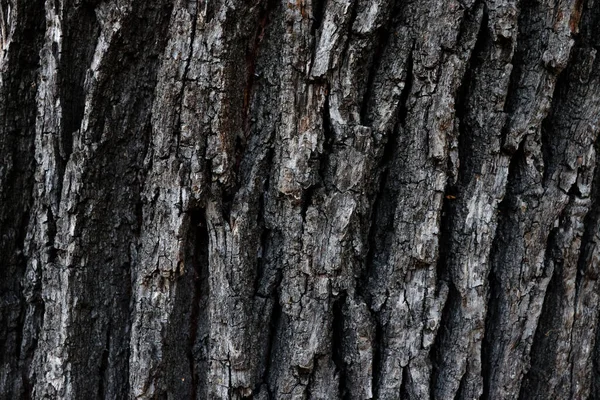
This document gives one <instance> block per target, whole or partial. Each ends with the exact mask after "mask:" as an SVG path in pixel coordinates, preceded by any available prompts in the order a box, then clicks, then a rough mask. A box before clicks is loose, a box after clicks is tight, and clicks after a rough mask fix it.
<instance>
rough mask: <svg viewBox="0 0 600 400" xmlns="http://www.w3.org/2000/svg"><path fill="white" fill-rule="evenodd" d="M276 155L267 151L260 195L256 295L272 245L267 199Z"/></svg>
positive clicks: (271, 151)
mask: <svg viewBox="0 0 600 400" xmlns="http://www.w3.org/2000/svg"><path fill="white" fill-rule="evenodd" d="M274 155H275V150H274V149H273V148H272V147H271V148H269V149H268V151H267V155H266V157H265V160H266V161H265V162H264V171H265V175H264V181H263V187H262V191H261V193H260V195H259V196H258V213H257V219H258V221H257V224H256V225H257V227H258V230H259V231H260V239H259V241H258V246H259V250H258V255H257V263H256V274H255V278H254V294H255V295H258V294H259V293H260V282H261V280H262V279H263V277H264V274H265V260H266V258H267V254H268V253H269V251H270V245H271V244H270V243H271V242H272V230H271V229H269V228H268V227H267V223H266V221H265V212H266V208H265V197H266V196H267V193H269V185H270V180H269V171H270V170H271V168H272V167H273V157H274Z"/></svg>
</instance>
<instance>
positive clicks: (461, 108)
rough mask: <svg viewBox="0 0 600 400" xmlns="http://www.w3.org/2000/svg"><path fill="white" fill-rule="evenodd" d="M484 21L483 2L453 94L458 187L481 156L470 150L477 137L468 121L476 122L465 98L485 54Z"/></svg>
mask: <svg viewBox="0 0 600 400" xmlns="http://www.w3.org/2000/svg"><path fill="white" fill-rule="evenodd" d="M488 24H489V16H488V10H487V7H485V6H484V7H483V16H482V19H481V24H480V26H479V32H478V33H477V40H476V41H475V45H474V47H473V50H472V51H471V57H470V59H469V61H467V65H466V69H465V73H464V75H463V78H462V82H461V84H460V87H459V89H458V91H457V94H456V105H455V116H456V118H457V120H458V159H459V160H460V162H459V167H458V176H457V182H456V188H457V189H459V190H460V189H461V188H466V187H468V184H469V182H470V181H471V180H472V179H473V175H474V174H476V173H477V170H478V164H479V163H481V160H479V158H480V157H481V156H480V155H479V156H478V155H477V152H474V149H475V148H476V147H477V144H476V141H477V140H478V138H477V137H475V135H474V132H473V129H472V124H473V123H477V122H474V121H472V120H471V119H472V117H471V116H470V109H471V107H472V105H471V104H469V99H471V94H472V93H473V92H474V90H475V85H476V81H477V79H478V75H479V72H480V70H481V68H482V66H483V64H484V63H485V62H486V60H487V58H488V56H489V46H490V41H491V36H490V33H489V27H488ZM452 195H454V196H458V195H459V193H452Z"/></svg>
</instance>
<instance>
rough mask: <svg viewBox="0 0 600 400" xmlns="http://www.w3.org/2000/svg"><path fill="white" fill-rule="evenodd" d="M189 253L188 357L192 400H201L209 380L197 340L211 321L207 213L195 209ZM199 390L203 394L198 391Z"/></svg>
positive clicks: (191, 220) (192, 215)
mask: <svg viewBox="0 0 600 400" xmlns="http://www.w3.org/2000/svg"><path fill="white" fill-rule="evenodd" d="M190 232H191V234H190V235H189V239H188V240H189V241H190V244H188V246H189V250H188V251H190V253H191V254H189V257H190V259H191V267H192V274H191V276H190V278H192V280H193V291H194V293H193V296H192V298H191V307H192V309H191V313H190V325H189V334H188V345H187V346H188V347H187V357H188V362H189V366H190V367H189V368H190V373H191V379H192V382H191V392H190V399H197V398H201V395H202V393H204V391H203V390H202V386H203V385H205V384H206V377H205V376H204V374H203V370H202V368H201V367H202V360H201V359H198V358H197V354H196V351H195V348H196V344H197V343H198V342H202V340H203V339H202V338H199V337H198V330H199V329H200V328H204V329H202V330H201V331H204V330H205V329H206V327H207V322H208V317H207V315H206V311H207V308H206V302H207V300H208V298H209V293H208V290H209V288H208V229H207V225H206V218H205V216H204V209H193V210H191V211H190ZM199 388H200V390H199Z"/></svg>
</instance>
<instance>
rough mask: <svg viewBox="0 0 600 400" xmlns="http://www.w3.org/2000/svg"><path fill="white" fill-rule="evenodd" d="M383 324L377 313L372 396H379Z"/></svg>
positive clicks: (376, 397)
mask: <svg viewBox="0 0 600 400" xmlns="http://www.w3.org/2000/svg"><path fill="white" fill-rule="evenodd" d="M384 335H385V331H384V326H383V325H382V324H381V321H380V318H379V315H376V318H375V341H374V342H373V378H372V387H373V398H374V399H378V398H379V383H380V381H381V367H382V365H381V364H382V363H383V340H384Z"/></svg>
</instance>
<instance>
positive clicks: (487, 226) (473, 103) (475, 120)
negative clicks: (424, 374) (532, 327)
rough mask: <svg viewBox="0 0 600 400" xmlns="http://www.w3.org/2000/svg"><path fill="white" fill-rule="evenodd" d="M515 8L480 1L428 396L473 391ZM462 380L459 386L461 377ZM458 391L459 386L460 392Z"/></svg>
mask: <svg viewBox="0 0 600 400" xmlns="http://www.w3.org/2000/svg"><path fill="white" fill-rule="evenodd" d="M517 17H518V9H517V3H516V2H514V1H508V2H500V3H496V2H494V3H492V2H485V3H484V14H483V20H482V23H481V31H480V33H479V38H478V42H477V43H476V44H475V45H474V46H475V51H474V53H473V54H472V57H473V58H474V59H473V60H472V61H471V62H470V72H469V74H468V77H469V78H470V82H469V83H468V89H466V90H465V91H464V94H465V95H466V96H467V98H466V99H464V100H463V101H462V103H461V107H462V109H463V110H464V112H463V113H462V120H461V121H459V124H460V126H459V129H460V138H459V146H462V149H461V148H460V147H459V156H460V159H459V162H460V168H459V170H458V178H457V182H458V183H457V187H458V190H457V193H456V195H452V196H454V197H455V198H456V199H455V200H453V201H452V202H451V203H450V210H449V222H448V223H449V229H451V232H450V233H449V236H450V238H449V248H448V254H447V256H446V263H447V268H448V270H449V276H450V281H451V285H452V286H453V287H454V290H451V291H450V293H451V295H450V297H449V299H448V301H450V302H451V304H450V305H449V306H448V307H447V312H448V314H447V317H446V318H447V319H446V321H448V322H447V324H445V326H444V328H443V329H442V330H441V331H440V338H439V339H438V342H437V346H436V358H437V361H436V363H437V374H436V377H435V388H434V397H435V398H439V399H443V398H454V397H456V396H459V398H461V397H465V398H473V397H479V396H480V395H481V393H482V390H483V382H482V379H481V368H482V362H481V353H480V348H481V341H482V339H483V333H484V320H485V307H484V305H485V302H486V300H487V275H488V263H489V258H488V257H489V251H490V247H491V244H492V240H493V237H494V233H495V224H496V209H497V207H498V203H499V202H500V200H501V199H502V197H503V195H504V186H505V182H506V176H507V174H508V161H509V158H508V157H507V156H506V155H504V154H502V153H501V152H500V145H501V142H500V139H501V132H502V127H503V125H504V121H505V118H506V114H505V113H504V112H503V107H504V102H505V100H506V93H507V88H508V84H509V80H510V76H511V71H512V64H511V62H512V58H513V52H514V47H515V43H516V29H517ZM463 381H464V384H462V385H461V382H463ZM459 390H460V392H459Z"/></svg>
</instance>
